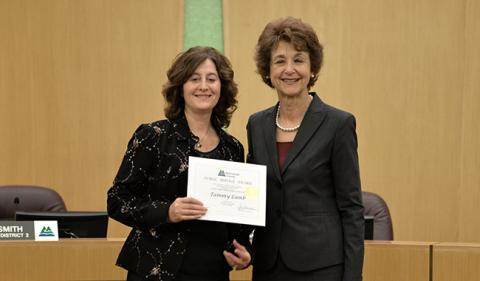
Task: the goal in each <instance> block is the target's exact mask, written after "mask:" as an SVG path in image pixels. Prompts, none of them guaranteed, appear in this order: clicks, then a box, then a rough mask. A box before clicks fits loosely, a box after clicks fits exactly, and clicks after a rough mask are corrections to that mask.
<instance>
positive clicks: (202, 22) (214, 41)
mask: <svg viewBox="0 0 480 281" xmlns="http://www.w3.org/2000/svg"><path fill="white" fill-rule="evenodd" d="M183 25H184V31H183V49H184V50H187V49H188V48H190V47H193V46H211V47H214V48H216V49H217V50H219V51H220V52H222V53H223V11H222V0H184V15H183Z"/></svg>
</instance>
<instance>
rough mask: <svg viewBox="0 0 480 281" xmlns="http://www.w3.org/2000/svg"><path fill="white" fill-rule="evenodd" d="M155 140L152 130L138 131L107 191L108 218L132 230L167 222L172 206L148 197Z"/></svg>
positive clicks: (144, 128)
mask: <svg viewBox="0 0 480 281" xmlns="http://www.w3.org/2000/svg"><path fill="white" fill-rule="evenodd" d="M156 138H158V135H156V132H155V130H154V129H153V128H152V127H151V126H149V125H141V126H140V127H138V128H137V130H136V131H135V133H134V134H133V136H132V138H131V139H130V141H129V142H128V146H127V151H126V152H125V155H124V157H123V161H122V163H121V165H120V168H119V170H118V173H117V176H116V177H115V180H114V182H113V186H112V187H111V188H110V189H109V191H108V197H107V210H108V214H109V216H110V217H111V218H113V219H115V220H117V221H119V222H121V223H123V224H125V225H128V226H130V227H137V228H150V227H155V226H157V225H159V224H162V223H166V222H167V217H168V209H169V206H170V204H171V202H168V201H166V200H165V201H158V200H152V199H151V198H150V195H149V193H148V184H149V183H148V177H149V175H150V173H151V170H152V166H153V163H154V160H155V154H154V151H155V150H153V149H152V146H153V145H154V144H155V142H156Z"/></svg>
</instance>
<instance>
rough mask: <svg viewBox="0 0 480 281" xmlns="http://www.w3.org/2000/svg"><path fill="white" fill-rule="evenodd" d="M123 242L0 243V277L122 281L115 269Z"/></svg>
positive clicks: (40, 280)
mask: <svg viewBox="0 0 480 281" xmlns="http://www.w3.org/2000/svg"><path fill="white" fill-rule="evenodd" d="M123 241H124V239H108V240H106V239H66V240H65V239H61V240H60V241H59V242H33V241H0V276H1V278H0V279H1V280H9V281H47V280H48V281H52V280H59V281H60V280H62V281H63V280H65V281H66V280H76V281H86V280H125V279H126V273H125V271H124V270H123V269H121V268H119V267H117V266H115V261H116V259H117V255H118V252H119V251H120V248H121V246H122V245H123Z"/></svg>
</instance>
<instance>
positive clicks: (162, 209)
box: [107, 117, 249, 281]
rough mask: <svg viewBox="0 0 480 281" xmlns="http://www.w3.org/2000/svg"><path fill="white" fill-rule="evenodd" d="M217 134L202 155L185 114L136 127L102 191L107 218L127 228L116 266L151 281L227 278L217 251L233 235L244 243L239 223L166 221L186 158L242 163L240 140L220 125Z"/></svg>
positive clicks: (182, 187) (183, 181)
mask: <svg viewBox="0 0 480 281" xmlns="http://www.w3.org/2000/svg"><path fill="white" fill-rule="evenodd" d="M217 133H218V135H219V138H220V142H219V144H218V146H217V148H216V149H215V150H214V151H212V153H211V154H210V155H208V154H207V155H203V153H199V152H197V151H196V150H195V149H194V145H195V143H196V142H197V140H198V138H197V137H195V136H194V135H193V134H192V133H191V132H190V129H189V128H188V123H187V121H186V119H185V117H182V118H180V119H178V120H174V121H169V120H161V121H157V122H153V123H151V124H143V125H141V126H140V127H138V129H137V130H136V131H135V133H134V134H133V136H132V138H131V139H130V141H129V143H128V147H127V151H126V153H125V156H124V158H123V161H122V164H121V165H120V169H119V171H118V173H117V176H116V177H115V180H114V183H113V186H112V187H111V188H110V189H109V191H108V199H107V209H108V213H109V215H110V217H112V218H113V219H115V220H117V221H119V222H121V223H123V224H125V225H128V226H130V227H132V231H131V232H130V234H129V236H128V237H127V239H126V241H125V244H124V246H123V248H122V250H121V252H120V255H119V257H118V260H117V265H119V266H121V267H123V268H125V269H127V270H129V271H134V272H136V273H137V274H139V275H141V276H144V277H145V278H149V279H151V280H166V281H169V280H176V278H177V277H179V279H181V278H182V277H188V278H189V280H228V272H229V266H228V264H227V263H226V261H225V259H224V257H223V253H222V252H223V250H224V249H225V248H226V247H227V244H228V243H229V242H230V241H231V240H233V239H234V238H235V239H237V240H238V241H239V242H240V243H241V244H243V245H245V246H247V247H249V242H248V233H242V228H241V226H239V225H234V224H225V223H218V222H207V221H184V222H180V223H169V222H167V218H168V209H169V207H170V204H171V203H172V202H173V201H174V200H175V199H176V198H177V197H184V196H186V194H187V174H188V156H197V157H202V156H203V157H205V156H207V157H209V158H210V157H213V158H216V159H221V160H229V161H237V162H243V160H244V158H243V157H244V151H243V146H242V144H241V143H240V142H239V141H238V140H236V139H235V138H234V137H232V136H231V135H229V134H228V133H226V132H225V131H223V130H221V129H217ZM205 251H208V253H206V254H204V253H202V252H205ZM199 254H201V256H198V255H199ZM184 258H185V262H184ZM195 261H197V262H202V264H197V263H195ZM207 274H208V276H207Z"/></svg>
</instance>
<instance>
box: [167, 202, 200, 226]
mask: <svg viewBox="0 0 480 281" xmlns="http://www.w3.org/2000/svg"><path fill="white" fill-rule="evenodd" d="M206 212H207V208H205V207H204V206H203V204H202V202H200V201H198V200H197V199H195V198H191V197H178V198H177V199H175V201H173V203H172V205H170V208H169V209H168V221H169V222H181V221H186V220H196V219H198V218H200V217H201V216H203V215H205V213H206Z"/></svg>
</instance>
